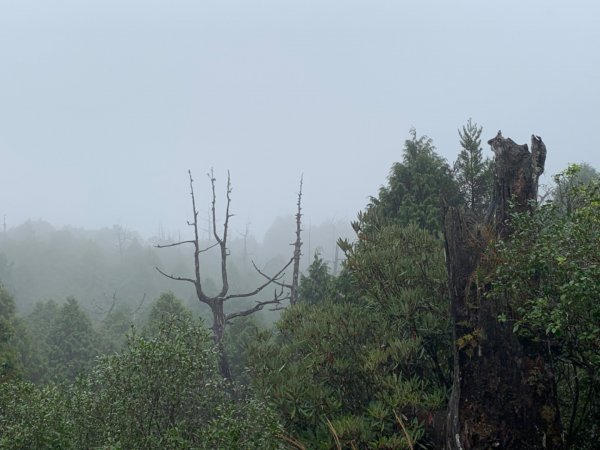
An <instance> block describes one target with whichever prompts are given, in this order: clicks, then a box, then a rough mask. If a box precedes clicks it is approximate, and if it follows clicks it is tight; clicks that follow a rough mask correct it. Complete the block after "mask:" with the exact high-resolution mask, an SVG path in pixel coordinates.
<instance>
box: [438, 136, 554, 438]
mask: <svg viewBox="0 0 600 450" xmlns="http://www.w3.org/2000/svg"><path fill="white" fill-rule="evenodd" d="M488 143H489V144H490V145H491V147H492V150H493V152H494V153H495V161H494V164H495V169H494V170H495V174H494V175H495V186H494V196H493V199H492V203H491V205H490V209H489V210H488V215H487V220H486V221H485V222H484V223H478V222H477V221H476V219H475V218H474V216H472V215H470V214H468V213H466V212H464V211H462V210H458V209H456V208H450V209H449V211H448V212H447V214H446V219H445V230H444V231H445V233H444V234H445V241H446V255H447V257H446V263H447V269H448V279H449V288H450V296H451V314H452V317H453V322H454V330H453V337H454V342H455V345H454V376H453V385H452V393H451V396H450V401H449V405H448V416H447V424H446V446H445V447H446V449H448V450H476V449H477V450H483V449H494V448H499V449H517V448H518V449H541V448H547V449H562V448H563V442H562V437H561V426H560V417H559V412H558V406H557V401H556V384H555V379H554V372H553V368H552V366H551V364H550V363H549V361H548V359H547V356H546V355H547V353H546V351H545V350H546V349H544V348H541V347H540V345H539V344H538V343H535V342H525V341H523V340H520V339H519V338H517V336H516V335H515V334H514V332H513V330H512V326H511V325H509V324H507V323H500V322H499V321H498V316H499V315H500V314H501V313H503V312H506V311H507V309H508V306H509V303H510V299H505V300H503V301H498V300H495V299H494V300H492V299H485V298H483V295H484V294H485V292H486V291H488V290H489V288H490V287H489V286H488V285H486V284H485V282H484V281H482V279H483V278H484V276H485V274H486V273H489V271H490V270H492V269H493V261H492V257H491V255H490V254H489V253H485V250H486V248H488V247H489V244H490V243H491V242H492V241H493V240H495V239H498V238H506V237H508V236H509V235H510V231H511V230H510V213H511V211H515V210H516V211H527V210H529V209H531V208H532V206H533V202H535V200H536V197H537V183H538V177H539V175H540V174H541V173H542V171H543V169H544V162H545V157H546V147H545V145H544V144H543V142H542V140H541V139H540V138H539V137H536V136H533V137H532V152H531V153H530V152H529V150H528V148H527V145H526V144H525V145H517V144H516V143H515V142H514V141H512V140H511V139H505V138H503V137H502V134H501V133H500V132H498V135H497V136H496V137H495V138H494V139H491V140H490V141H489V142H488Z"/></svg>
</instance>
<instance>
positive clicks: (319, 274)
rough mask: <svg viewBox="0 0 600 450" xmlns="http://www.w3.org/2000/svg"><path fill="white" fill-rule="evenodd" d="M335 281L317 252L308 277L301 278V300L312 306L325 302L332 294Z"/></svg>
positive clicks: (299, 292)
mask: <svg viewBox="0 0 600 450" xmlns="http://www.w3.org/2000/svg"><path fill="white" fill-rule="evenodd" d="M334 280H335V277H334V276H333V275H331V274H330V273H329V267H328V266H327V263H326V262H325V261H323V258H321V256H320V254H319V252H315V259H314V261H313V262H312V264H311V265H310V266H309V267H308V276H306V275H301V276H300V288H299V290H298V298H299V300H300V301H301V302H305V303H311V304H314V303H320V302H322V301H324V300H325V299H326V298H328V297H329V295H330V294H331V293H332V289H333V283H334Z"/></svg>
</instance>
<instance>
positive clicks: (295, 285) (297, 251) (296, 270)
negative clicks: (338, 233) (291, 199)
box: [290, 177, 302, 305]
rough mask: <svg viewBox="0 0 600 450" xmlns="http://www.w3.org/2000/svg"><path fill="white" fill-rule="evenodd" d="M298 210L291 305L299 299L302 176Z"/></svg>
mask: <svg viewBox="0 0 600 450" xmlns="http://www.w3.org/2000/svg"><path fill="white" fill-rule="evenodd" d="M296 205H297V206H298V211H297V212H296V241H295V242H294V244H292V245H293V246H294V270H293V271H292V284H291V285H290V305H295V304H296V302H297V301H298V283H299V280H298V279H299V277H300V257H301V256H302V238H301V233H302V177H301V178H300V191H298V203H297V204H296Z"/></svg>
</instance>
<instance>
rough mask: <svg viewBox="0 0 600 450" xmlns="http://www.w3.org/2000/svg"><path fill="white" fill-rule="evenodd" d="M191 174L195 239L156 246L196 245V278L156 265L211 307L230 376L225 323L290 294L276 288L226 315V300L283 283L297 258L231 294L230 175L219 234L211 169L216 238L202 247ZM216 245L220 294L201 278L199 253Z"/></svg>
mask: <svg viewBox="0 0 600 450" xmlns="http://www.w3.org/2000/svg"><path fill="white" fill-rule="evenodd" d="M188 174H189V178H190V195H191V197H192V221H191V222H188V225H189V226H191V227H192V228H193V230H194V237H193V239H190V240H186V241H179V242H174V243H172V244H166V245H157V246H156V247H157V248H167V247H175V246H178V245H184V244H191V245H192V246H193V247H194V277H193V278H190V277H180V276H174V275H170V274H167V273H165V272H164V271H162V270H161V269H160V268H158V267H156V270H157V271H158V272H160V273H161V274H162V275H163V276H165V277H167V278H170V279H171V280H175V281H184V282H188V283H191V284H192V285H193V286H194V288H195V292H196V297H197V298H198V300H199V301H200V302H201V303H204V304H206V305H207V306H208V307H209V308H210V310H211V312H212V316H213V324H212V327H211V330H212V333H213V338H214V341H215V344H216V345H217V348H218V350H219V371H220V372H221V375H222V376H223V377H224V378H226V379H231V372H230V370H229V363H228V360H227V355H226V354H225V352H224V348H223V336H224V332H225V326H226V325H227V324H228V323H229V322H231V321H232V320H233V319H235V318H237V317H244V316H249V315H250V314H253V313H255V312H257V311H260V310H261V309H263V308H264V307H265V306H266V305H277V304H280V303H281V302H282V301H283V300H286V299H288V298H289V295H287V293H286V292H285V291H284V289H283V287H281V288H280V289H275V290H274V292H273V298H272V299H271V300H266V301H257V302H256V303H255V304H254V305H253V306H252V307H250V308H247V309H244V310H242V311H236V312H232V313H229V314H226V313H225V311H224V304H225V302H226V301H228V300H231V299H234V298H250V297H253V296H255V295H257V294H258V293H260V292H261V291H262V290H263V289H265V288H266V287H268V286H269V285H271V284H276V285H280V286H281V283H279V282H278V280H279V279H280V278H281V277H282V276H283V272H284V270H285V269H287V268H288V267H289V266H290V265H291V264H292V262H293V261H294V258H293V257H292V258H291V259H290V260H289V261H288V262H287V263H286V264H285V265H284V266H283V267H282V268H281V270H279V271H278V272H277V273H276V274H275V275H273V276H268V275H265V274H263V273H262V272H261V274H262V275H263V276H264V277H265V278H266V281H265V282H264V283H262V284H261V285H260V286H258V287H256V289H254V290H253V291H250V292H244V293H237V294H230V293H229V278H228V272H227V257H228V256H229V249H228V248H227V238H228V233H229V219H230V218H231V217H232V214H231V213H230V210H229V208H230V205H231V178H230V176H229V173H228V174H227V193H226V198H227V203H226V206H225V221H224V223H223V233H222V234H221V235H219V232H218V231H217V225H216V224H217V212H216V204H217V196H216V192H215V181H216V179H215V177H214V174H213V172H212V170H211V173H210V174H209V179H210V183H211V188H212V203H211V211H210V214H211V219H212V220H211V222H212V227H211V228H212V233H213V237H214V239H215V243H214V244H212V245H209V246H208V247H206V248H201V247H200V239H199V234H198V209H197V208H196V197H195V195H194V180H193V178H192V172H191V171H189V170H188ZM215 247H218V248H219V253H220V262H221V290H220V292H219V293H218V294H217V295H215V296H209V295H207V294H206V293H205V292H204V290H203V286H202V278H201V273H202V268H201V264H200V254H201V253H204V252H206V251H208V250H210V249H212V248H215ZM253 264H254V263H253ZM254 267H256V265H254ZM257 270H258V268H257Z"/></svg>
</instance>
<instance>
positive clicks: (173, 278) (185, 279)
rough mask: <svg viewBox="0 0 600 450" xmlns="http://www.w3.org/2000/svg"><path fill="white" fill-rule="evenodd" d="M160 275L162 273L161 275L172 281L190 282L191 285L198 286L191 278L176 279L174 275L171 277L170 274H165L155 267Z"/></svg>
mask: <svg viewBox="0 0 600 450" xmlns="http://www.w3.org/2000/svg"><path fill="white" fill-rule="evenodd" d="M154 268H155V269H156V270H157V271H158V273H160V274H161V275H163V276H165V277H167V278H170V279H171V280H175V281H188V282H190V283H192V284H193V285H194V286H195V285H196V281H194V280H192V279H191V278H185V277H176V276H173V275H169V274H168V273H165V272H163V271H162V270H160V269H159V268H158V267H154Z"/></svg>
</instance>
